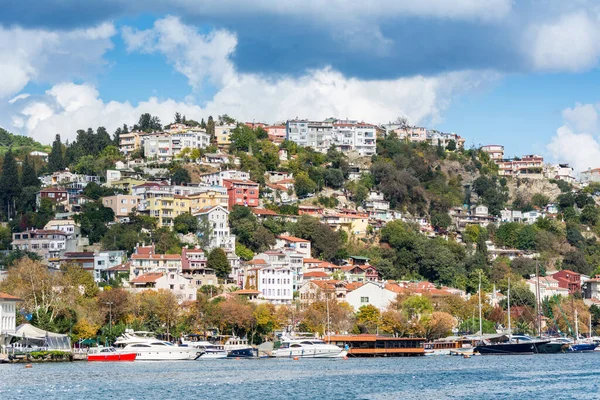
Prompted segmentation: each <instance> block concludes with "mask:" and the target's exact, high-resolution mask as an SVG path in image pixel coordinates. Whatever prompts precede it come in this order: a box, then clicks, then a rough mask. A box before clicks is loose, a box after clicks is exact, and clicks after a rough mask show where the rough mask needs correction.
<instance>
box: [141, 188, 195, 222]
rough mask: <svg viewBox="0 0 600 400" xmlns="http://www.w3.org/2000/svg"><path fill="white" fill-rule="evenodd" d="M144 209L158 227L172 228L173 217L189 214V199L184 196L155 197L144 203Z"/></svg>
mask: <svg viewBox="0 0 600 400" xmlns="http://www.w3.org/2000/svg"><path fill="white" fill-rule="evenodd" d="M146 209H147V210H148V211H149V213H150V216H151V217H154V218H156V219H157V221H158V227H159V228H161V227H163V226H168V227H172V226H173V220H174V219H175V217H177V216H178V215H181V214H185V213H189V212H190V211H191V210H190V199H188V198H187V197H186V196H178V195H175V196H165V197H155V198H153V199H148V200H147V201H146Z"/></svg>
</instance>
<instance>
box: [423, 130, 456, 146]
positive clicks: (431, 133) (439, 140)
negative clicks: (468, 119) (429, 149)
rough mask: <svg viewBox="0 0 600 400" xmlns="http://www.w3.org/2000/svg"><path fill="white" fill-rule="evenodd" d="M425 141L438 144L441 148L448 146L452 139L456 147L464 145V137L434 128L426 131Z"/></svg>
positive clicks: (433, 144) (434, 144)
mask: <svg viewBox="0 0 600 400" xmlns="http://www.w3.org/2000/svg"><path fill="white" fill-rule="evenodd" d="M427 141H428V142H429V143H431V145H432V146H440V147H443V148H446V147H448V144H449V143H450V142H451V141H452V142H454V144H455V145H456V148H457V149H462V148H464V147H465V139H463V138H462V137H460V136H458V135H457V134H456V133H444V132H439V131H436V130H428V131H427Z"/></svg>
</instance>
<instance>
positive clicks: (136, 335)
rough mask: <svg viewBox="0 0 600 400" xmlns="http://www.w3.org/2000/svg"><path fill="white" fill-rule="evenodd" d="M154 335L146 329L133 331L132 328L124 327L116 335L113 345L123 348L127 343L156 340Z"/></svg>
mask: <svg viewBox="0 0 600 400" xmlns="http://www.w3.org/2000/svg"><path fill="white" fill-rule="evenodd" d="M156 340H157V339H156V337H155V336H154V333H153V332H148V331H134V330H133V329H125V332H124V333H123V334H122V335H121V336H118V337H117V340H115V343H114V345H115V346H116V347H119V348H123V347H125V346H127V345H128V344H135V343H151V342H154V341H156Z"/></svg>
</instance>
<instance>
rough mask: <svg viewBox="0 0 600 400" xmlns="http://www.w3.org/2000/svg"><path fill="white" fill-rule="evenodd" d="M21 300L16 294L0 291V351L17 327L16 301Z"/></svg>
mask: <svg viewBox="0 0 600 400" xmlns="http://www.w3.org/2000/svg"><path fill="white" fill-rule="evenodd" d="M19 301H22V300H21V299H20V298H18V297H16V296H12V295H10V294H8V293H2V292H0V352H2V350H3V347H4V346H7V345H9V344H10V341H11V339H12V335H14V334H15V332H16V329H17V302H19Z"/></svg>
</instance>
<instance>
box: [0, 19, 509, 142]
mask: <svg viewBox="0 0 600 400" xmlns="http://www.w3.org/2000/svg"><path fill="white" fill-rule="evenodd" d="M123 36H124V39H125V42H126V43H127V46H128V48H129V50H130V51H140V52H158V53H160V54H162V55H163V56H164V57H165V58H166V60H167V61H168V62H169V63H171V64H172V65H173V66H174V68H175V69H176V70H177V71H179V72H180V73H182V74H183V75H185V76H186V77H187V78H188V80H189V82H190V85H191V86H192V87H193V88H196V89H199V88H201V87H202V83H203V82H205V81H209V82H210V83H211V84H212V85H214V87H215V90H216V93H215V94H214V96H213V97H212V99H211V100H209V101H208V102H206V104H205V105H204V106H203V107H200V106H197V105H195V104H193V103H191V102H175V101H173V100H165V101H159V100H158V99H157V98H150V99H149V100H148V101H145V102H140V103H138V104H136V105H133V104H130V103H128V102H122V103H121V102H114V101H113V102H108V103H106V102H104V101H102V100H101V99H100V97H99V93H98V91H97V90H96V88H95V87H93V86H92V85H89V84H82V85H77V84H74V83H62V84H58V85H55V86H53V87H52V88H51V89H49V90H48V91H46V93H45V95H44V96H41V97H40V96H38V97H37V98H27V99H22V100H20V101H17V102H16V103H15V104H17V105H18V104H21V105H20V108H19V109H18V110H19V111H17V112H15V113H14V114H13V119H12V120H13V126H14V127H15V128H20V129H22V130H23V131H24V132H26V133H28V134H29V135H31V136H33V137H34V138H36V139H38V140H40V141H42V142H45V143H47V142H49V141H51V139H52V137H53V135H54V134H55V133H56V132H58V133H61V134H62V135H63V136H64V137H65V138H73V137H74V136H75V131H76V130H77V129H81V128H86V127H88V126H92V127H94V126H99V125H104V126H106V128H107V129H109V130H113V129H115V128H117V127H118V126H120V125H121V124H123V123H128V124H133V123H135V122H136V120H137V118H138V117H139V115H140V114H141V113H144V112H149V113H151V114H154V115H158V116H159V117H160V118H161V119H162V120H163V121H164V122H168V121H171V119H172V117H173V115H174V113H175V111H178V112H180V113H182V114H185V115H187V116H188V117H189V118H193V119H198V120H199V119H200V118H203V117H204V118H207V117H208V115H213V116H216V115H219V114H223V113H227V114H229V115H231V116H234V117H236V118H238V119H241V120H251V119H256V120H261V121H265V122H273V121H278V120H285V119H289V118H294V117H296V116H298V117H301V118H326V117H330V116H337V117H340V118H345V117H348V118H356V119H362V120H365V121H370V122H374V123H377V122H387V121H389V120H393V119H395V118H396V117H397V116H400V115H404V116H407V117H408V118H409V120H410V121H411V122H413V123H423V124H425V123H426V124H430V123H436V122H439V121H440V119H441V115H442V112H443V111H444V110H445V109H446V107H448V105H449V102H450V100H451V99H452V98H453V97H454V96H455V95H457V94H459V93H461V92H463V91H466V90H471V89H474V88H476V87H479V86H481V85H484V84H486V83H488V82H489V81H491V80H494V79H496V78H497V77H498V75H497V74H495V73H493V72H488V71H485V72H480V71H479V72H476V71H461V72H451V73H446V74H440V75H437V76H429V77H424V76H414V77H410V78H399V79H392V80H369V81H365V80H359V79H356V78H347V77H345V76H344V75H343V74H342V73H340V72H339V71H336V70H334V69H332V68H329V67H327V68H321V69H315V70H311V71H308V72H307V73H306V74H305V75H303V76H300V77H292V76H279V77H265V76H262V75H257V74H248V73H240V72H238V71H236V69H235V67H234V65H233V63H232V61H231V59H230V56H231V54H232V53H233V51H234V50H235V46H236V38H235V35H233V34H231V33H229V32H226V31H216V32H213V33H211V34H208V35H201V34H199V33H198V32H197V30H195V29H194V28H192V27H190V26H188V25H185V24H183V23H182V22H181V21H180V20H179V19H177V18H173V17H167V18H164V19H162V20H159V21H157V22H156V23H155V24H154V26H153V28H151V29H149V30H144V31H135V30H132V29H124V31H123ZM192 98H193V96H191V97H190V99H192Z"/></svg>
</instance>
